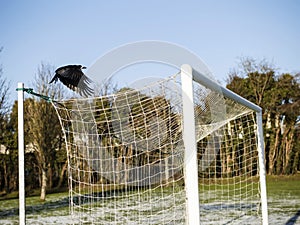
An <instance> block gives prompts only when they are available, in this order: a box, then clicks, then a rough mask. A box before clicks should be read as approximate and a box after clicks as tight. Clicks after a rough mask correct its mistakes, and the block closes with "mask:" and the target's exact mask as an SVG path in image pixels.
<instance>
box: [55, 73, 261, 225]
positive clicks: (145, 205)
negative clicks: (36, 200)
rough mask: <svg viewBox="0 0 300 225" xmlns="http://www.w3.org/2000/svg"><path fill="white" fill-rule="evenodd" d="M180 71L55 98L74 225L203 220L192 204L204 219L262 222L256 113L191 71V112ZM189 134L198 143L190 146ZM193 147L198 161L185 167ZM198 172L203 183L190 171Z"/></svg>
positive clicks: (220, 222)
mask: <svg viewBox="0 0 300 225" xmlns="http://www.w3.org/2000/svg"><path fill="white" fill-rule="evenodd" d="M182 76H184V74H183V73H178V74H176V75H174V76H171V77H169V78H166V79H164V80H162V81H157V82H154V83H149V84H147V86H145V87H143V88H139V89H133V88H122V89H120V90H119V91H117V92H116V93H114V94H111V95H107V96H100V97H93V98H88V99H83V98H80V99H69V100H65V101H61V102H60V103H59V104H57V103H53V105H54V107H55V108H56V110H57V112H58V115H59V118H60V122H61V125H62V128H63V131H64V134H65V139H66V146H67V151H68V172H69V175H68V176H69V187H70V191H69V193H70V212H71V214H72V216H73V220H74V224H188V223H190V224H191V221H193V220H192V219H191V218H192V217H196V220H197V221H199V218H197V215H190V214H191V212H190V209H191V208H192V209H194V210H196V212H199V215H200V222H201V223H203V224H259V223H261V222H262V221H263V216H262V210H261V208H264V207H265V206H266V205H265V203H262V200H261V199H264V197H263V198H261V185H260V181H263V180H264V177H263V179H260V175H263V176H264V174H261V173H262V172H260V169H263V168H261V167H262V165H263V161H262V163H259V162H261V161H260V160H263V158H262V159H259V157H261V156H262V155H263V153H262V151H263V148H262V146H261V143H260V141H261V139H260V138H259V135H262V134H258V132H257V131H258V130H259V129H258V124H259V123H257V120H258V118H259V117H257V112H256V111H255V110H253V109H251V108H249V105H247V104H246V105H245V104H242V103H243V101H237V100H234V99H231V98H229V97H228V96H225V95H224V96H223V94H222V92H221V91H218V90H217V89H216V90H215V89H212V88H211V87H210V85H206V84H205V82H204V84H201V83H200V82H199V80H198V81H197V79H194V80H196V81H193V83H192V86H191V87H189V88H190V90H192V91H193V92H192V93H193V97H192V99H190V102H189V103H192V108H191V111H193V112H192V114H190V115H184V114H183V112H186V110H184V107H186V105H187V104H186V103H185V102H184V101H186V100H185V99H187V98H185V97H184V96H185V95H186V94H187V93H186V91H185V88H186V87H184V86H182V83H183V82H182ZM220 90H221V89H220ZM187 92H188V91H187ZM250 106H251V104H250ZM190 116H191V117H190ZM187 119H192V121H193V122H192V124H191V126H190V124H187V121H188V120H187ZM184 123H185V126H184ZM193 125H195V126H193ZM193 127H194V128H193ZM189 128H190V129H191V130H192V131H191V132H190V131H188V130H189ZM189 134H194V137H193V138H194V140H195V141H194V142H195V143H188V145H187V142H188V140H193V139H186V137H188V136H189ZM190 144H191V146H194V147H195V150H196V152H192V150H193V149H192V148H191V149H187V146H189V145H190ZM193 155H194V156H196V159H197V164H196V165H198V166H196V167H188V164H189V163H190V161H191V163H193ZM191 170H193V171H191ZM261 171H263V170H261ZM193 173H195V174H197V175H196V176H195V177H193V182H194V184H195V183H196V184H198V186H197V185H196V187H193V185H191V184H189V183H188V182H189V181H188V179H186V178H187V177H188V176H189V175H190V174H193ZM264 188H265V187H264V185H263V190H264ZM190 191H193V193H192V194H191V193H188V192H190ZM264 191H265V190H264ZM194 193H196V194H195V195H194ZM190 196H194V200H196V201H194V202H196V205H191V204H194V203H191V202H193V199H191V197H190ZM198 196H199V197H198ZM198 199H199V201H198Z"/></svg>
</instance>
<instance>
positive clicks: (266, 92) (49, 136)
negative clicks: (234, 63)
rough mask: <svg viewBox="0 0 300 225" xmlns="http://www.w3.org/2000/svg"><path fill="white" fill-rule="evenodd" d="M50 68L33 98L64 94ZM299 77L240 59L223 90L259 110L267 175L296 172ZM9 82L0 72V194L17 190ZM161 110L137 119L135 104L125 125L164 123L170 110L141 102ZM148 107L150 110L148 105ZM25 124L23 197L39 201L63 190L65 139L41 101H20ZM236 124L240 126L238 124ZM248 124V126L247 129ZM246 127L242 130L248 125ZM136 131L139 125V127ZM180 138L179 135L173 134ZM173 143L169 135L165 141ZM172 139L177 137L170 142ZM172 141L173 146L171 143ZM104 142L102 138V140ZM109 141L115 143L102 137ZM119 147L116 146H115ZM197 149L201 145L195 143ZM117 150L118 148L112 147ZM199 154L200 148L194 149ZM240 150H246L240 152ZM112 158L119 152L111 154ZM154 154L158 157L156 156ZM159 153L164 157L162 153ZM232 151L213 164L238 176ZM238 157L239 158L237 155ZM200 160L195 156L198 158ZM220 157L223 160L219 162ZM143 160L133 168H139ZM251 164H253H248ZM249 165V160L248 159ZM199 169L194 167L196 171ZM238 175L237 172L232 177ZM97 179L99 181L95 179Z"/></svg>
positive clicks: (299, 167)
mask: <svg viewBox="0 0 300 225" xmlns="http://www.w3.org/2000/svg"><path fill="white" fill-rule="evenodd" d="M53 71H54V68H53V67H51V66H49V65H43V64H42V65H41V66H40V67H39V69H38V71H37V74H36V77H35V80H34V83H33V87H34V90H35V91H36V92H38V93H41V94H44V95H47V96H51V97H53V98H55V99H60V98H62V97H65V96H66V94H65V93H64V91H63V90H64V89H63V87H62V86H60V85H55V86H54V85H51V86H50V85H48V81H49V80H50V79H51V77H52V75H53ZM299 83H300V81H299V74H296V75H292V74H286V73H285V74H278V71H277V70H276V69H275V67H274V66H272V65H270V64H269V63H267V62H265V61H261V62H257V61H255V60H253V59H249V58H246V59H242V60H241V64H240V65H239V66H238V68H237V69H236V70H234V71H232V72H231V73H230V74H229V77H228V80H227V88H229V89H231V90H233V91H234V92H236V93H238V94H239V95H241V96H243V97H245V98H246V99H248V100H250V101H252V102H254V103H255V104H257V105H259V106H261V107H262V108H263V126H264V136H265V150H266V154H265V160H266V167H267V173H268V174H278V175H279V174H280V175H281V174H294V173H296V172H298V171H300V131H299V130H300V128H299V114H300V113H299V112H300V87H299ZM8 90H9V83H8V82H7V80H6V79H5V78H4V76H3V73H2V71H1V70H0V128H1V134H0V146H1V149H0V150H1V154H0V194H2V195H5V194H8V193H10V192H12V191H17V190H18V150H17V144H18V141H17V102H15V103H14V104H13V106H12V107H11V108H10V107H9V106H10V105H11V104H10V103H9V102H8V99H9V98H8V96H7V93H8ZM149 102H152V103H151V104H160V105H164V110H161V111H159V112H158V111H155V112H153V111H151V110H149V112H147V113H148V114H149V117H145V114H143V115H144V116H143V117H142V118H140V117H141V116H140V113H139V112H140V111H141V110H144V109H142V108H141V106H142V105H137V106H136V107H135V108H134V110H133V113H134V115H135V116H133V117H132V121H130V123H134V124H139V123H140V122H141V121H143V122H147V120H151V119H153V118H154V117H155V118H156V117H157V115H158V114H157V113H159V116H160V117H161V118H160V119H162V120H163V119H165V118H166V117H165V114H166V113H170V111H171V109H170V105H169V103H168V102H166V101H165V99H160V98H157V99H147V98H146V97H145V98H144V104H145V105H149ZM104 103H105V104H106V105H105V107H107V108H109V107H110V104H109V101H105V102H99V104H101V106H102V107H103V104H104ZM150 108H153V107H152V106H151V105H150ZM24 109H25V114H24V119H25V145H26V149H25V153H26V154H25V182H26V191H27V194H29V193H30V192H31V191H32V190H34V189H38V188H40V189H41V199H42V200H44V199H45V195H46V190H47V191H53V190H55V189H59V188H61V187H67V185H68V178H67V172H68V171H67V156H66V155H67V154H66V152H67V150H66V147H65V140H64V137H63V133H62V131H61V127H60V123H59V120H58V117H57V115H56V112H55V109H54V108H53V106H52V105H51V104H49V103H47V102H45V101H44V100H40V99H35V98H26V99H25V102H24ZM96 113H98V114H97V115H94V116H95V118H98V120H99V121H102V120H105V119H107V109H106V108H104V109H103V111H99V110H98V111H96ZM176 121H177V120H176V116H175V114H174V115H173V117H172V119H171V120H170V121H168V124H170V126H175V127H176ZM240 123H244V121H241V122H240ZM248 125H249V124H248ZM248 125H247V124H246V126H248ZM109 126H110V125H109V124H107V123H98V127H97V129H98V133H101V134H103V133H105V132H107V131H108V130H109V129H110V127H109ZM141 127H142V126H141ZM149 132H150V130H147V128H143V129H137V130H136V135H139V136H141V137H147V135H149ZM178 133H180V131H178V132H177V135H178ZM172 138H173V139H174V137H173V136H170V137H169V139H170V140H171V139H172ZM175 139H176V140H177V139H178V136H177V137H176V138H175ZM175 139H174V140H172V141H176V140H175ZM103 140H105V139H103ZM107 140H109V141H115V142H116V141H117V139H115V140H114V139H112V138H107ZM118 145H120V143H118ZM198 145H201V143H198ZM117 149H119V148H117ZM199 149H201V148H199ZM122 151H124V152H125V153H124V154H133V153H132V150H131V148H128V147H127V148H125V147H123V148H122ZM245 151H248V150H247V149H246V148H245ZM115 154H116V158H117V159H118V154H121V153H120V152H115ZM157 154H158V155H159V154H161V153H157ZM164 154H166V155H167V154H168V149H167V150H166V151H165V153H164ZM236 154H237V151H236V152H233V153H230V154H229V153H226V152H225V153H222V152H220V154H219V155H218V159H222V160H223V158H224V160H228V161H230V162H233V163H232V165H231V167H226V168H225V167H224V165H223V164H221V165H220V167H221V168H222V167H224V168H222V170H223V171H225V170H226V173H227V174H230V173H231V174H232V175H231V176H235V175H238V174H233V171H239V170H242V169H243V168H242V167H241V166H240V168H236V167H239V166H238V163H237V162H235V160H236V159H235V157H236V156H237V155H236ZM238 154H242V153H241V152H240V153H238ZM142 156H143V158H142V159H143V160H144V161H145V160H149V158H151V157H152V158H151V162H155V160H156V158H155V155H148V154H146V153H143V154H142ZM199 157H201V152H200V153H199ZM222 157H223V158H222ZM143 160H142V161H139V162H137V161H136V162H132V163H135V164H136V163H139V165H140V164H143ZM251 160H253V159H251ZM254 161H255V160H254ZM254 161H253V163H252V164H251V166H252V167H253V168H246V169H247V170H250V169H251V171H254V172H253V173H257V170H256V169H257V164H256V163H257V162H254ZM201 167H203V168H204V167H205V165H199V168H200V169H201ZM234 173H239V172H234ZM97 179H98V180H101V179H102V178H97Z"/></svg>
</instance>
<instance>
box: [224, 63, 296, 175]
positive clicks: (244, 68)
mask: <svg viewBox="0 0 300 225" xmlns="http://www.w3.org/2000/svg"><path fill="white" fill-rule="evenodd" d="M227 83H228V84H227V88H228V89H230V90H232V91H234V92H235V93H237V94H239V95H241V96H243V97H244V98H246V99H248V100H250V101H251V102H253V103H255V104H257V105H259V106H260V107H261V108H262V109H263V128H264V141H265V163H266V169H267V173H268V174H273V175H288V174H294V173H296V172H297V171H299V170H300V73H298V74H295V75H292V74H289V73H281V74H279V73H278V71H277V70H276V69H275V67H274V66H273V65H271V64H270V63H268V62H266V61H265V60H262V61H260V62H258V61H256V60H254V59H251V58H245V59H242V60H241V62H240V65H239V66H238V69H236V70H235V71H232V72H231V73H230V75H229V78H228V81H227Z"/></svg>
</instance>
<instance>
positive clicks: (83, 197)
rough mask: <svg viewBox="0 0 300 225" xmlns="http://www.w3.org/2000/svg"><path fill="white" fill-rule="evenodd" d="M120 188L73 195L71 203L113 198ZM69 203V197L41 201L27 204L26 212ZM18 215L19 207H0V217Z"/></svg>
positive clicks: (32, 212) (52, 208)
mask: <svg viewBox="0 0 300 225" xmlns="http://www.w3.org/2000/svg"><path fill="white" fill-rule="evenodd" d="M122 192H123V191H122V190H117V191H106V192H98V193H93V194H89V195H88V194H86V195H81V196H73V204H75V205H78V204H80V205H81V204H85V203H88V202H91V201H93V202H95V199H98V200H100V199H105V198H114V197H117V196H120V195H121V193H122ZM95 197H96V198H95ZM69 203H70V197H65V198H61V199H58V200H55V201H49V202H47V201H46V202H42V203H41V204H36V205H29V206H26V209H25V210H26V214H34V213H38V212H42V211H48V210H56V209H58V208H63V207H68V206H69ZM17 215H19V208H10V209H0V218H1V219H3V218H5V217H11V216H17Z"/></svg>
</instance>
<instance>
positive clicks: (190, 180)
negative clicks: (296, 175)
mask: <svg viewBox="0 0 300 225" xmlns="http://www.w3.org/2000/svg"><path fill="white" fill-rule="evenodd" d="M180 73H181V82H182V85H181V88H182V89H181V91H182V93H183V94H182V106H183V140H184V147H185V150H184V151H185V154H184V155H185V158H184V162H185V163H184V172H185V188H186V211H187V212H186V216H187V218H186V222H187V224H193V225H194V224H195V225H197V224H200V221H201V217H200V212H199V188H198V182H199V181H198V164H197V142H196V138H195V137H196V127H195V120H194V118H195V112H194V102H193V81H194V82H196V83H199V84H201V85H203V86H204V87H206V88H208V89H210V90H212V91H214V92H217V93H219V94H220V95H221V96H224V97H226V98H229V99H231V100H233V101H235V102H237V103H239V104H241V105H244V106H246V107H248V108H250V109H251V110H253V111H254V112H255V113H256V122H257V126H256V129H257V130H256V131H257V151H258V161H259V162H258V165H259V183H260V198H261V199H260V200H261V213H262V224H263V225H266V224H268V206H267V191H266V169H265V159H264V139H263V125H262V108H261V107H259V106H257V105H255V104H254V103H252V102H250V101H248V100H246V99H245V98H243V97H241V96H239V95H237V94H235V93H234V92H232V91H230V90H229V89H227V88H225V87H222V86H220V85H219V84H218V83H217V82H215V81H213V80H211V79H210V78H208V77H207V76H205V75H204V74H202V73H200V72H199V71H197V70H195V69H193V68H192V67H191V66H190V65H188V64H184V65H182V66H181V71H180ZM23 89H24V84H23V83H18V104H19V111H18V121H19V127H18V130H19V176H20V179H19V182H20V184H19V222H20V224H25V191H24V190H25V183H24V133H23V131H24V127H23V126H24V124H23V120H24V119H23V113H24V112H23V101H24V95H23Z"/></svg>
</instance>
